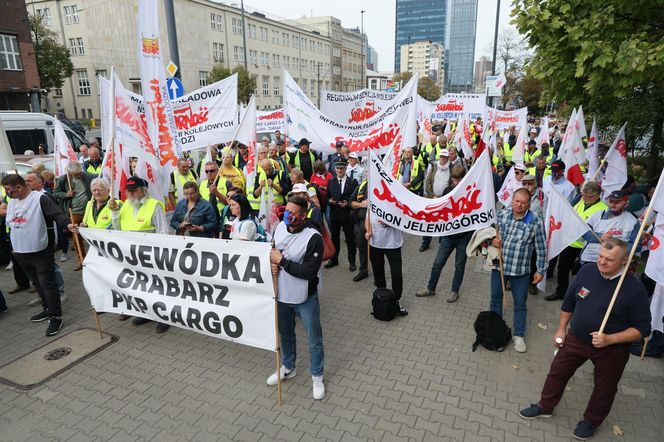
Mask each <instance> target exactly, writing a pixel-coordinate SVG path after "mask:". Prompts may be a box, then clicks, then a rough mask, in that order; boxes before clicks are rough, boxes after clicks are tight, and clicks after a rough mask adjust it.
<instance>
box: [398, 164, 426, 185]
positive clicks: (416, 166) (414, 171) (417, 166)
mask: <svg viewBox="0 0 664 442" xmlns="http://www.w3.org/2000/svg"><path fill="white" fill-rule="evenodd" d="M412 163H413V168H412V169H411V171H410V180H409V182H410V183H412V182H413V179H414V178H416V177H417V174H418V173H419V171H420V162H419V161H415V160H413V161H412ZM402 171H403V162H402V163H401V164H400V165H399V173H398V174H397V179H400V178H401V172H402ZM421 186H422V181H420V182H419V183H418V185H417V186H415V187H412V186H411V188H410V190H417V189H419V188H420V187H421Z"/></svg>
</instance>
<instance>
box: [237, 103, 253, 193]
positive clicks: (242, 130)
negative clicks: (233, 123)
mask: <svg viewBox="0 0 664 442" xmlns="http://www.w3.org/2000/svg"><path fill="white" fill-rule="evenodd" d="M235 139H236V140H237V141H239V142H241V143H243V144H246V145H247V147H248V148H249V149H248V152H247V153H248V160H247V165H246V166H245V168H246V169H245V171H244V172H245V175H246V176H247V182H248V183H253V182H254V177H255V175H256V169H257V168H258V166H259V164H256V162H257V161H258V149H257V148H256V97H255V96H254V95H252V96H251V98H250V99H249V104H247V109H246V111H245V112H244V116H243V117H242V121H241V122H240V125H239V126H238V129H237V135H236V136H235Z"/></svg>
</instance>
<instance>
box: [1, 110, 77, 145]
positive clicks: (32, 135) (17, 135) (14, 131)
mask: <svg viewBox="0 0 664 442" xmlns="http://www.w3.org/2000/svg"><path fill="white" fill-rule="evenodd" d="M0 120H2V125H3V126H4V128H5V132H6V133H7V139H8V140H9V146H10V147H11V149H12V153H13V154H14V155H23V154H24V153H25V151H26V150H32V151H33V152H34V153H35V155H39V145H40V144H43V145H44V146H46V152H44V154H46V155H48V154H52V153H53V122H54V121H55V118H54V117H52V116H50V115H47V114H39V113H35V112H0ZM62 126H63V128H64V130H65V134H67V138H69V141H70V142H71V145H72V146H73V147H74V150H75V151H76V152H78V150H79V146H80V145H81V144H87V141H85V140H84V139H83V138H81V137H80V136H79V135H78V134H77V133H75V132H74V131H72V130H71V129H70V128H69V127H68V126H67V125H65V124H63V125H62Z"/></svg>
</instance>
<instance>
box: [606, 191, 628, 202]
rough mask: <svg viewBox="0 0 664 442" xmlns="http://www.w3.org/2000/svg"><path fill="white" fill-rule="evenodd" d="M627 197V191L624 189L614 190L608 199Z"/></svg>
mask: <svg viewBox="0 0 664 442" xmlns="http://www.w3.org/2000/svg"><path fill="white" fill-rule="evenodd" d="M625 198H627V192H625V191H624V190H614V191H613V192H611V193H610V194H609V197H608V198H607V199H609V200H623V199H625Z"/></svg>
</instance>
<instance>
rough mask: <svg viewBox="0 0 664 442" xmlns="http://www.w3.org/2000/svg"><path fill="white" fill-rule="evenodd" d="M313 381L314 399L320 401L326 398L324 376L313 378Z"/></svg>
mask: <svg viewBox="0 0 664 442" xmlns="http://www.w3.org/2000/svg"><path fill="white" fill-rule="evenodd" d="M311 380H312V382H313V384H314V399H316V400H317V401H319V400H321V399H323V398H324V397H325V384H323V376H312V377H311Z"/></svg>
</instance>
